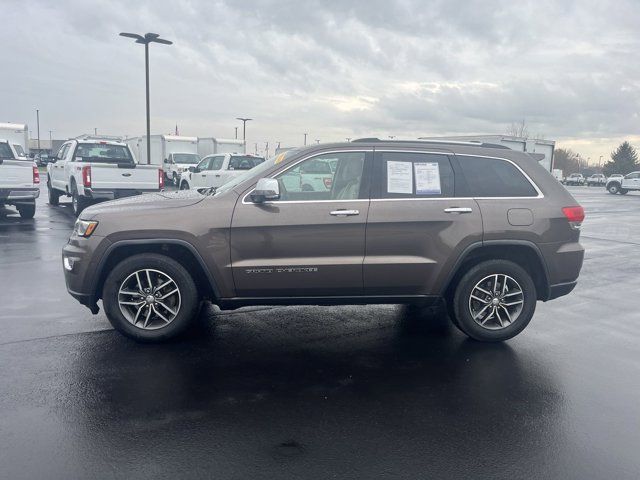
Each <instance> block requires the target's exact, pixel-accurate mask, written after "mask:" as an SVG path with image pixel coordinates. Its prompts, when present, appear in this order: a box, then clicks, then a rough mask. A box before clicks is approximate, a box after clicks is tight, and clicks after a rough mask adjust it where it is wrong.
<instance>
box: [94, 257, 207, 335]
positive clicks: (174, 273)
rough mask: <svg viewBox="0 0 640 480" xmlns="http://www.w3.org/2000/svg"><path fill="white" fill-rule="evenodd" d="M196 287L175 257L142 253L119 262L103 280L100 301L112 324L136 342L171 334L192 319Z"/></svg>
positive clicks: (196, 302) (195, 311) (184, 328)
mask: <svg viewBox="0 0 640 480" xmlns="http://www.w3.org/2000/svg"><path fill="white" fill-rule="evenodd" d="M197 292H198V289H197V288H196V285H195V283H194V281H193V278H192V277H191V275H189V272H188V271H187V270H186V269H185V268H184V267H183V266H182V265H181V264H180V263H178V262H176V261H175V260H173V259H171V258H169V257H166V256H164V255H158V254H155V253H143V254H139V255H134V256H132V257H129V258H127V259H125V260H123V261H122V262H120V263H119V264H118V265H117V266H116V267H115V268H114V269H113V270H112V271H111V273H110V274H109V276H108V277H107V280H106V281H105V284H104V289H103V296H102V303H103V305H104V310H105V313H106V315H107V318H108V319H109V321H110V322H111V325H113V327H114V328H115V329H116V330H118V331H120V332H121V333H123V334H124V335H126V336H128V337H130V338H133V339H134V340H137V341H139V342H161V341H164V340H168V339H170V338H173V337H175V336H177V335H179V334H180V333H182V332H183V331H184V330H186V329H187V327H188V326H189V325H190V324H191V323H192V321H193V319H194V317H195V315H196V313H197V311H198V302H199V298H198V293H197Z"/></svg>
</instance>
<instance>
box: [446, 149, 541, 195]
mask: <svg viewBox="0 0 640 480" xmlns="http://www.w3.org/2000/svg"><path fill="white" fill-rule="evenodd" d="M456 160H457V162H458V164H459V165H460V169H461V171H462V174H463V175H464V180H465V182H464V183H465V184H466V185H464V187H463V188H461V189H460V191H459V192H458V191H457V192H456V194H458V193H459V195H458V196H469V197H536V196H537V195H538V192H537V191H536V189H535V188H534V187H533V185H531V182H529V180H527V178H526V177H525V176H524V175H523V174H522V172H521V171H520V170H519V169H518V168H517V167H516V166H515V165H513V164H512V163H510V162H508V161H506V160H501V159H497V158H485V157H473V156H460V155H456ZM465 190H466V191H465Z"/></svg>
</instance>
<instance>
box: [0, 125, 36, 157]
mask: <svg viewBox="0 0 640 480" xmlns="http://www.w3.org/2000/svg"><path fill="white" fill-rule="evenodd" d="M0 138H2V139H3V140H7V142H9V143H10V144H11V145H14V148H15V145H20V146H21V147H22V150H23V151H24V152H25V153H26V154H27V155H28V154H29V127H27V125H26V124H24V123H0ZM16 150H18V151H19V149H16Z"/></svg>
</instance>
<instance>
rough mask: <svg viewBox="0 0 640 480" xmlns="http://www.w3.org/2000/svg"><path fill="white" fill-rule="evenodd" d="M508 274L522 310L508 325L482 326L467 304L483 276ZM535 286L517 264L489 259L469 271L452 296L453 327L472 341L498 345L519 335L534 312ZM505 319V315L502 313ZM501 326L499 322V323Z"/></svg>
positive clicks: (535, 300)
mask: <svg viewBox="0 0 640 480" xmlns="http://www.w3.org/2000/svg"><path fill="white" fill-rule="evenodd" d="M495 274H498V275H508V276H509V277H511V278H512V279H513V280H515V281H516V282H517V283H518V284H519V286H520V288H521V289H522V293H523V295H522V300H523V303H522V309H521V311H520V312H519V315H518V316H517V317H516V319H515V320H514V321H513V322H512V323H511V324H509V325H507V326H505V327H502V328H499V329H490V328H486V327H484V326H481V325H480V324H479V323H478V322H476V321H475V320H474V319H473V317H472V314H471V311H470V308H469V303H470V297H471V293H472V291H473V290H474V287H475V286H476V285H477V284H478V283H479V282H480V281H482V280H483V279H484V278H485V277H488V276H491V275H495ZM537 298H538V297H537V292H536V286H535V284H534V283H533V280H532V279H531V276H530V275H529V274H528V273H527V272H526V271H525V270H524V269H523V268H522V267H520V266H519V265H517V264H515V263H513V262H510V261H508V260H488V261H486V262H482V263H479V264H478V265H476V266H475V267H473V268H471V269H470V270H469V271H468V272H467V273H466V274H465V275H464V276H463V277H462V278H461V279H460V282H459V283H458V285H457V287H456V291H455V295H454V297H453V310H454V312H453V315H454V316H455V319H456V321H455V322H454V324H455V325H456V326H457V327H459V328H460V330H462V331H463V332H464V333H465V334H467V335H468V336H469V337H471V338H473V339H474V340H478V341H481V342H501V341H504V340H508V339H510V338H512V337H514V336H516V335H517V334H518V333H520V332H521V331H522V330H524V328H525V327H526V326H527V325H528V324H529V322H530V321H531V318H532V317H533V313H534V312H535V309H536V302H537ZM502 315H503V316H505V314H504V313H503V314H502ZM500 323H502V320H500Z"/></svg>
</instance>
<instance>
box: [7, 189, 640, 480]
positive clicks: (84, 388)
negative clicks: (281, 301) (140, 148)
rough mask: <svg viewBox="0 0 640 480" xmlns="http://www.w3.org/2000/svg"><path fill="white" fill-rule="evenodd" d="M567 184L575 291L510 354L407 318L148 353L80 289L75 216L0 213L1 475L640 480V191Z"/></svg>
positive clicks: (303, 317)
mask: <svg viewBox="0 0 640 480" xmlns="http://www.w3.org/2000/svg"><path fill="white" fill-rule="evenodd" d="M571 191H572V192H573V193H574V195H575V197H576V198H577V200H578V201H579V202H580V203H582V204H583V205H584V206H585V207H586V211H587V220H586V221H585V224H584V226H583V237H582V242H583V244H584V246H585V247H586V249H587V253H586V258H585V264H584V267H583V271H582V275H581V277H580V283H579V285H578V287H577V288H576V290H575V291H574V293H573V294H571V295H570V296H568V297H563V298H561V299H558V300H555V301H553V302H549V303H539V304H538V309H537V313H536V315H535V317H534V319H533V321H532V322H531V324H530V325H529V327H528V328H527V329H526V330H525V331H524V332H523V333H522V334H520V335H519V336H518V337H516V338H515V339H512V340H510V341H508V342H506V343H503V344H498V345H494V344H480V343H476V342H474V341H471V340H468V339H466V337H465V336H464V335H462V334H461V333H460V332H458V331H457V330H456V329H455V328H453V327H451V326H449V323H448V319H447V318H446V316H445V315H444V314H443V313H442V312H440V311H438V310H434V309H431V310H420V309H415V308H406V307H402V306H366V307H362V306H359V307H282V308H281V307H277V308H270V307H264V308H249V309H242V310H237V311H232V312H220V311H218V310H215V309H213V308H205V309H204V310H203V312H202V313H201V315H200V319H199V323H198V326H197V327H196V328H195V329H194V330H193V331H192V332H191V333H190V334H189V335H188V336H186V337H185V338H182V339H180V340H179V341H175V342H172V343H169V344H164V345H139V344H136V343H134V342H133V341H131V340H128V339H126V338H125V337H123V336H121V335H120V334H118V333H116V332H114V331H113V330H112V328H111V326H110V325H109V323H108V321H107V320H106V318H105V316H104V314H103V313H102V312H101V313H100V314H98V315H96V316H93V315H91V314H90V312H89V311H88V310H87V309H86V308H84V307H82V306H81V305H79V304H78V303H77V302H76V301H75V300H73V299H72V298H71V297H70V296H69V295H68V294H67V293H66V290H65V286H64V279H63V273H62V266H61V261H60V249H61V248H62V246H63V245H64V243H65V242H66V239H67V237H68V236H69V234H70V231H71V228H72V225H73V221H74V219H73V217H72V215H71V213H70V208H69V205H68V204H63V205H62V206H60V207H50V206H49V205H48V204H47V203H46V195H43V196H42V197H41V198H40V199H39V201H38V209H37V213H36V217H35V219H34V220H28V221H25V220H20V218H19V217H18V216H17V215H16V214H15V211H14V210H13V209H11V208H7V209H5V210H1V209H0V300H1V304H2V311H1V313H0V365H1V368H2V370H1V372H2V374H1V375H0V478H7V479H22V478H25V479H38V478H65V479H69V478H238V479H248V478H251V479H255V478H269V479H275V478H509V479H513V478H575V479H586V478H616V479H620V478H638V477H639V476H640V455H639V453H638V452H639V451H640V342H639V340H640V298H639V297H640V295H639V293H640V288H639V287H640V194H635V193H630V194H628V195H626V196H624V197H623V196H612V195H609V194H607V193H605V192H604V189H601V188H587V187H575V188H571ZM44 193H45V192H44V190H43V194H44Z"/></svg>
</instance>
